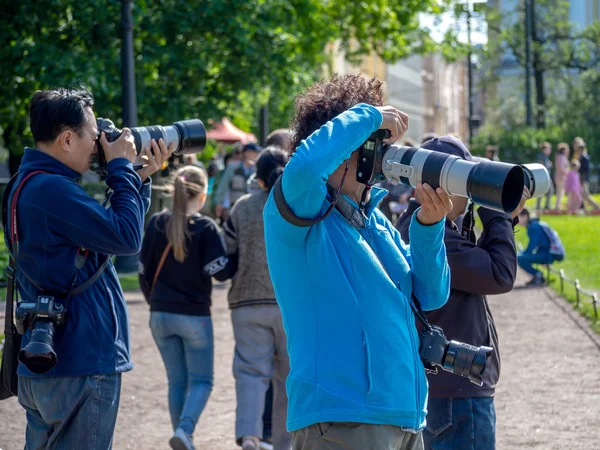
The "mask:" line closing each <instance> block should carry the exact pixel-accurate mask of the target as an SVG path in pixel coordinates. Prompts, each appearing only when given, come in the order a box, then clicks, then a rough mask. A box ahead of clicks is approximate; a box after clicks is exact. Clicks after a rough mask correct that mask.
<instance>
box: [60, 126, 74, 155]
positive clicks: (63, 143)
mask: <svg viewBox="0 0 600 450" xmlns="http://www.w3.org/2000/svg"><path fill="white" fill-rule="evenodd" d="M73 138H74V131H73V130H65V131H63V132H62V133H60V134H59V135H58V137H57V138H56V140H57V141H58V143H59V144H60V148H61V149H62V150H63V151H66V152H70V151H71V148H72V147H71V146H72V145H73V144H74V142H73Z"/></svg>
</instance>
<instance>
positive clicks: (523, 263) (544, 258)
mask: <svg viewBox="0 0 600 450" xmlns="http://www.w3.org/2000/svg"><path fill="white" fill-rule="evenodd" d="M554 260H555V258H554V256H552V255H551V254H550V253H549V252H547V251H546V252H537V253H531V254H529V253H519V255H518V256H517V261H518V263H519V267H520V268H521V269H523V270H524V271H525V272H527V273H528V274H529V275H533V276H534V277H541V276H543V274H542V272H540V271H539V270H538V269H536V268H535V267H533V264H552V263H553V262H554Z"/></svg>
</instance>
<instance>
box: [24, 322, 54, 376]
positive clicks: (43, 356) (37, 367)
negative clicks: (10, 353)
mask: <svg viewBox="0 0 600 450" xmlns="http://www.w3.org/2000/svg"><path fill="white" fill-rule="evenodd" d="M19 361H20V362H22V363H23V364H24V365H25V367H27V368H28V369H29V370H30V371H31V372H33V373H35V374H42V373H46V372H48V371H49V370H50V369H52V368H53V367H54V366H55V365H56V363H57V362H58V359H57V357H56V353H55V352H54V324H52V322H47V321H40V320H38V321H36V322H35V324H34V325H33V327H32V330H31V338H30V340H29V343H28V344H27V345H26V346H25V348H23V349H22V350H21V351H20V352H19Z"/></svg>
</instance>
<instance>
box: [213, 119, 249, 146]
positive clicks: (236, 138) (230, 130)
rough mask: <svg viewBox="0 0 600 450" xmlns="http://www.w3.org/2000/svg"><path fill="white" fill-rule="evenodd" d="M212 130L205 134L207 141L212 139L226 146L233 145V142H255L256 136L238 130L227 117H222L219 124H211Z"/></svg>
mask: <svg viewBox="0 0 600 450" xmlns="http://www.w3.org/2000/svg"><path fill="white" fill-rule="evenodd" d="M211 125H212V126H213V129H212V130H209V131H207V132H206V138H207V139H214V140H215V141H219V142H225V143H227V144H233V143H235V142H241V143H242V144H248V143H250V142H256V136H254V135H253V134H252V133H246V132H245V131H243V130H240V129H239V128H238V127H236V126H235V125H234V124H232V123H231V121H230V120H229V119H228V118H227V117H223V118H222V119H221V121H220V122H217V123H215V124H211Z"/></svg>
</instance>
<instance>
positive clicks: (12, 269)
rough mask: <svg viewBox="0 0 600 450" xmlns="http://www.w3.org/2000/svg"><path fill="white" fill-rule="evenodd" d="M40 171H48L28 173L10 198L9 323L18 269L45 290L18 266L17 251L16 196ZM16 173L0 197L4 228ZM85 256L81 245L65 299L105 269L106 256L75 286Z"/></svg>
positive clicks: (79, 291)
mask: <svg viewBox="0 0 600 450" xmlns="http://www.w3.org/2000/svg"><path fill="white" fill-rule="evenodd" d="M40 173H48V172H46V171H43V170H36V171H34V172H31V173H28V174H27V175H26V176H25V177H24V178H23V179H22V180H21V182H20V184H19V185H18V186H17V188H16V189H15V192H14V194H13V198H12V202H11V208H10V209H11V211H10V225H11V226H10V239H7V240H6V242H7V247H8V253H9V267H8V268H7V273H8V285H7V288H8V290H7V299H6V302H7V305H6V309H7V311H6V317H9V318H10V321H11V323H12V312H13V311H12V310H13V305H12V302H13V301H14V299H15V297H16V294H17V291H16V285H17V281H16V274H17V272H18V271H20V272H21V273H22V274H23V275H24V276H25V278H27V280H29V282H30V283H31V284H33V286H35V288H36V289H38V290H40V291H41V292H43V291H44V290H45V289H44V288H42V287H41V286H40V285H39V284H38V283H36V282H35V280H33V279H32V278H31V277H30V276H29V275H28V274H27V272H25V271H24V270H23V269H22V268H19V266H18V252H19V231H18V226H17V203H18V198H19V194H20V193H21V189H22V188H23V185H24V184H25V182H26V181H27V180H29V179H30V178H31V177H33V176H34V175H37V174H40ZM18 175H19V173H18V172H17V173H16V174H15V175H14V176H13V177H12V178H11V179H10V181H9V182H8V184H7V185H6V188H5V190H4V196H3V198H2V223H3V224H4V226H5V229H6V225H7V224H8V221H7V219H8V216H9V214H8V199H9V196H10V192H11V191H12V188H13V186H14V184H15V182H16V179H17V177H18ZM87 258H88V250H87V249H84V248H82V247H79V248H78V249H77V255H76V256H75V275H74V276H73V281H72V283H71V287H70V289H69V291H68V292H66V293H65V294H66V301H68V300H69V299H70V298H71V297H73V296H75V295H78V294H81V293H82V292H83V291H85V290H86V289H87V288H89V287H90V286H91V285H92V284H93V283H94V282H95V281H96V280H97V279H98V278H99V277H100V275H102V272H104V269H106V266H107V265H108V262H109V257H108V256H106V258H105V260H104V262H103V263H102V264H101V265H100V267H98V269H97V270H96V272H94V274H93V275H92V276H91V277H90V278H89V279H87V280H86V281H85V282H84V283H82V284H80V285H79V286H75V282H76V281H77V275H78V274H79V271H80V270H81V269H82V268H83V266H84V265H85V263H86V261H87ZM9 307H10V311H9ZM9 313H10V314H9ZM7 320H8V319H7Z"/></svg>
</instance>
